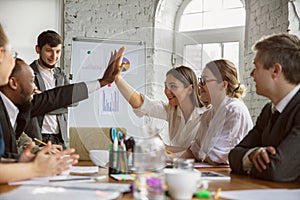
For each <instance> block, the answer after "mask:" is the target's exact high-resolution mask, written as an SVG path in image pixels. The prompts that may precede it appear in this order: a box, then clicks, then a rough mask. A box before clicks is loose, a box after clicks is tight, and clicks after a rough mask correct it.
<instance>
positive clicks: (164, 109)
mask: <svg viewBox="0 0 300 200" xmlns="http://www.w3.org/2000/svg"><path fill="white" fill-rule="evenodd" d="M115 83H116V85H117V87H118V89H119V90H120V92H121V93H122V95H123V96H124V97H125V99H126V100H127V101H128V102H129V104H130V105H131V106H132V108H133V109H134V112H135V114H136V115H137V116H140V117H141V116H145V115H147V116H150V117H154V118H158V119H162V120H165V121H167V122H168V125H169V138H170V142H171V143H170V144H169V146H177V147H182V148H188V147H189V146H190V145H191V143H192V142H193V140H194V138H195V136H196V133H197V130H198V127H199V118H200V116H201V114H202V113H203V112H204V110H205V108H204V107H203V104H202V103H201V101H200V91H199V88H198V85H197V76H196V74H195V72H194V71H193V70H192V69H191V68H190V67H186V66H179V67H176V68H172V69H171V70H169V71H168V72H167V74H166V80H165V89H164V93H165V95H166V97H167V98H168V102H163V101H159V100H153V99H150V98H149V97H147V96H146V95H144V94H140V93H138V92H137V91H135V90H134V89H133V88H132V87H131V86H130V85H128V83H127V82H126V81H125V80H124V79H122V77H121V74H120V73H119V75H117V76H116V78H115Z"/></svg>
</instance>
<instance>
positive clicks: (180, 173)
mask: <svg viewBox="0 0 300 200" xmlns="http://www.w3.org/2000/svg"><path fill="white" fill-rule="evenodd" d="M165 176H166V183H167V185H168V191H169V194H170V195H171V197H172V198H173V199H175V200H190V199H192V197H193V194H194V193H195V192H196V191H197V190H198V188H199V187H201V188H203V189H207V187H208V186H207V182H204V181H202V180H201V172H200V171H194V170H193V171H189V170H184V169H165Z"/></svg>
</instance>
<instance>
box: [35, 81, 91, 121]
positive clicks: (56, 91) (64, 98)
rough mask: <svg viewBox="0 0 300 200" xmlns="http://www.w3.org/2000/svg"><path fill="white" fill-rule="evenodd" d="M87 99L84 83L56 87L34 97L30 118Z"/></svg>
mask: <svg viewBox="0 0 300 200" xmlns="http://www.w3.org/2000/svg"><path fill="white" fill-rule="evenodd" d="M87 98H88V89H87V86H86V84H85V83H84V82H81V83H75V84H70V85H65V86H61V87H56V88H53V89H51V90H47V91H45V92H42V93H41V94H37V95H34V97H33V100H32V109H31V116H32V117H34V116H38V115H44V114H46V113H48V112H50V111H52V110H55V109H58V108H62V107H66V106H68V105H70V104H72V103H77V102H79V101H82V100H84V99H87Z"/></svg>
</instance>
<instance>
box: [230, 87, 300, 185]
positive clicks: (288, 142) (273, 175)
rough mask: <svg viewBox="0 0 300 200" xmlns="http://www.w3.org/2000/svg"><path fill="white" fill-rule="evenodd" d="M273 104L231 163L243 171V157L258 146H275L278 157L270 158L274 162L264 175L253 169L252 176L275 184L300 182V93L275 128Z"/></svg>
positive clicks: (259, 119) (233, 153) (263, 114)
mask: <svg viewBox="0 0 300 200" xmlns="http://www.w3.org/2000/svg"><path fill="white" fill-rule="evenodd" d="M271 106H272V105H271V103H268V104H267V105H266V106H265V107H264V108H263V110H262V112H261V114H260V116H259V117H258V118H257V122H256V125H255V127H254V128H253V129H252V130H251V131H250V132H249V134H248V135H247V136H246V137H245V138H244V139H243V140H242V141H241V142H240V143H239V144H238V145H237V146H236V147H235V148H234V149H233V150H231V152H230V153H229V163H230V167H231V169H232V171H233V172H236V173H240V174H242V173H245V172H244V171H243V163H242V160H243V156H244V155H245V153H246V152H247V151H248V150H249V149H252V148H255V147H265V146H273V147H275V149H276V154H275V155H270V154H269V157H270V161H271V162H270V163H269V164H268V165H267V169H266V170H264V171H263V172H262V173H260V172H258V171H257V170H256V168H255V167H252V170H251V172H250V174H251V175H253V176H255V177H257V178H261V179H266V180H272V181H294V180H297V181H299V180H300V91H298V92H297V93H296V95H295V96H294V97H293V98H292V100H291V101H290V102H289V103H288V105H287V106H286V107H285V109H284V110H283V112H282V113H281V114H280V115H279V117H278V119H277V121H276V123H275V124H274V125H273V127H272V129H271V124H270V117H271Z"/></svg>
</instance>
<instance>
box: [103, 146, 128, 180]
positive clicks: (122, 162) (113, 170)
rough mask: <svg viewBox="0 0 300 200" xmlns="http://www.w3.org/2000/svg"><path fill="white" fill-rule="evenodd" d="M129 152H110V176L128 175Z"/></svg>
mask: <svg viewBox="0 0 300 200" xmlns="http://www.w3.org/2000/svg"><path fill="white" fill-rule="evenodd" d="M128 172H129V170H128V152H127V151H123V150H118V151H114V150H110V151H109V171H108V173H109V175H110V174H128Z"/></svg>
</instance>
